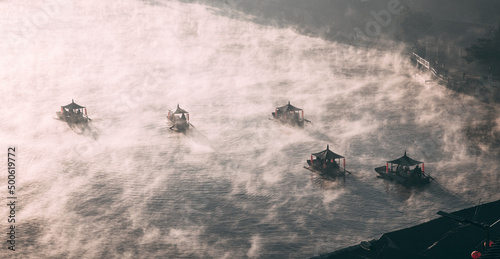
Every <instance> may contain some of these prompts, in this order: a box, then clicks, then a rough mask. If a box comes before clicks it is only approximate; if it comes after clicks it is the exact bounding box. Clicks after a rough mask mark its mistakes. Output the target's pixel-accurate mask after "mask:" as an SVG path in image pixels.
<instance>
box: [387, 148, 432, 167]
mask: <svg viewBox="0 0 500 259" xmlns="http://www.w3.org/2000/svg"><path fill="white" fill-rule="evenodd" d="M387 163H391V164H396V165H402V166H414V165H419V164H422V163H423V162H420V161H417V160H413V159H411V158H410V157H408V156H407V155H406V151H405V154H404V155H403V156H402V157H400V158H398V159H395V160H392V161H387Z"/></svg>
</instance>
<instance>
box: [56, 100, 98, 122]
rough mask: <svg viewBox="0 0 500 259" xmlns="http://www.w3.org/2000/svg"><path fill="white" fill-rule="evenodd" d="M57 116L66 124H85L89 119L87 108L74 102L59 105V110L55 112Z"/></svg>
mask: <svg viewBox="0 0 500 259" xmlns="http://www.w3.org/2000/svg"><path fill="white" fill-rule="evenodd" d="M56 115H57V117H58V118H59V119H60V120H62V121H65V122H67V123H68V124H86V123H88V122H89V121H90V120H91V119H90V118H89V117H88V116H87V108H86V107H85V106H81V105H78V104H76V103H75V101H74V100H71V103H70V104H68V105H65V106H61V111H58V112H56Z"/></svg>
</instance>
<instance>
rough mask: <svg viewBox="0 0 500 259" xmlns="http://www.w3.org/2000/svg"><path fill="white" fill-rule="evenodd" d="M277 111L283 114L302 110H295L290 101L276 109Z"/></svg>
mask: <svg viewBox="0 0 500 259" xmlns="http://www.w3.org/2000/svg"><path fill="white" fill-rule="evenodd" d="M276 109H277V110H280V111H283V112H296V111H302V109H300V108H297V107H295V106H293V105H291V104H290V101H288V104H287V105H285V106H281V107H276Z"/></svg>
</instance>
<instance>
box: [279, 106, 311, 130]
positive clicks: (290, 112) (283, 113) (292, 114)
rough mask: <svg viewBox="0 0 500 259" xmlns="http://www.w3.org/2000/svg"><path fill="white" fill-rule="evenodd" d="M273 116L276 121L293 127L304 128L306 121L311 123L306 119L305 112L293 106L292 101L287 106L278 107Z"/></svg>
mask: <svg viewBox="0 0 500 259" xmlns="http://www.w3.org/2000/svg"><path fill="white" fill-rule="evenodd" d="M271 114H272V115H273V119H274V120H275V121H279V122H281V123H283V124H289V125H292V126H299V127H303V126H304V121H307V122H310V121H309V120H306V119H304V110H302V109H301V108H297V107H295V106H293V105H291V104H290V101H288V104H287V105H285V106H281V107H276V109H275V110H274V112H272V113H271Z"/></svg>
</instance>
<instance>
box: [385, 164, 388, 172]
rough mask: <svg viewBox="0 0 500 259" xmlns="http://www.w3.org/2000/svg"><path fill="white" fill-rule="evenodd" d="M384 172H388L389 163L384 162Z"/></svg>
mask: <svg viewBox="0 0 500 259" xmlns="http://www.w3.org/2000/svg"><path fill="white" fill-rule="evenodd" d="M385 173H386V174H388V173H389V163H385Z"/></svg>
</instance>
